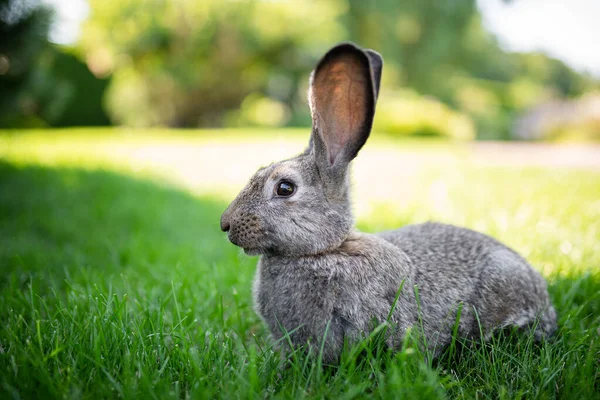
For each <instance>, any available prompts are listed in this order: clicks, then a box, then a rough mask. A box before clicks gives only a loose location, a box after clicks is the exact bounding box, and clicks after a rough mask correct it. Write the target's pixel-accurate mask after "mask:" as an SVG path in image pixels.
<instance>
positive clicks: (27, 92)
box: [0, 0, 52, 126]
mask: <svg viewBox="0 0 600 400" xmlns="http://www.w3.org/2000/svg"><path fill="white" fill-rule="evenodd" d="M51 15H52V14H51V11H50V10H49V9H48V8H45V7H42V6H40V2H39V1H38V0H0V124H1V126H10V125H15V124H30V123H31V124H39V123H41V121H39V118H38V117H37V114H38V112H39V108H40V105H39V103H38V102H37V96H36V91H37V89H38V88H37V87H36V84H37V83H39V80H38V79H36V78H38V76H36V73H37V71H36V68H35V65H36V63H37V62H38V61H39V59H40V57H41V55H42V54H43V52H44V50H45V49H46V48H47V47H48V42H47V36H48V29H49V26H50V18H51ZM36 81H37V82H36ZM24 120H25V121H24ZM36 121H39V122H36Z"/></svg>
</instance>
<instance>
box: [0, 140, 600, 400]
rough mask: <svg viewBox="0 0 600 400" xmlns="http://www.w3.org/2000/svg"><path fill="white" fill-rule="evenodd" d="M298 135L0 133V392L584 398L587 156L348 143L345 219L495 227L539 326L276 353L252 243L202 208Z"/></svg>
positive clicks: (294, 143)
mask: <svg viewBox="0 0 600 400" xmlns="http://www.w3.org/2000/svg"><path fill="white" fill-rule="evenodd" d="M305 134H306V132H302V131H280V132H276V133H268V134H266V133H259V132H252V131H235V132H228V131H207V132H197V131H183V132H178V131H167V130H165V131H150V132H141V131H137V132H128V131H121V130H91V131H86V130H75V131H56V132H46V131H33V132H27V133H25V132H20V133H14V132H0V268H1V269H2V275H1V276H0V316H1V321H2V327H1V328H0V372H1V378H0V398H99V397H102V398H106V397H113V398H157V399H158V398H160V399H165V398H182V397H186V398H187V397H192V398H264V397H268V398H270V397H273V398H299V397H300V398H302V397H308V398H336V399H337V398H361V397H370V396H372V397H381V398H399V397H406V398H426V399H431V398H446V397H448V398H465V399H473V398H510V399H514V398H573V399H583V398H600V171H597V170H596V171H593V170H584V169H568V168H555V167H553V168H539V167H530V166H526V165H521V166H519V165H510V166H509V165H506V166H498V165H496V164H495V165H488V164H486V163H485V162H480V161H473V158H472V157H470V155H471V153H470V152H471V150H469V149H468V146H466V145H462V144H456V143H447V142H441V141H414V140H392V139H386V138H381V137H380V138H378V137H374V138H373V139H372V140H371V142H369V143H368V144H367V146H366V148H365V150H364V151H363V153H364V155H363V154H361V155H359V159H358V160H357V165H356V166H355V176H356V178H355V185H354V190H355V197H356V200H357V206H356V211H357V216H358V224H359V227H360V228H361V229H363V230H365V231H376V230H381V229H389V228H394V227H398V226H401V225H404V224H408V223H416V222H423V221H426V220H431V219H434V220H442V221H444V222H450V223H456V224H460V225H464V226H468V227H471V228H474V229H478V230H481V231H483V232H485V233H488V234H490V235H492V236H494V237H496V238H498V239H500V240H502V241H504V242H505V243H507V244H508V245H510V246H511V247H513V248H515V249H516V250H517V251H519V252H520V253H521V254H523V255H524V256H526V257H527V258H528V259H529V260H530V262H531V263H532V265H534V267H535V268H537V269H538V270H540V271H541V272H542V273H543V274H544V276H545V277H546V278H547V279H548V282H549V290H550V294H551V297H552V299H553V302H554V304H555V306H556V308H557V311H558V313H559V331H558V333H557V335H556V337H555V338H553V339H552V340H550V341H547V342H545V343H542V344H541V345H537V344H534V343H532V341H531V339H530V338H529V337H527V336H526V335H521V336H519V337H517V338H515V337H512V336H498V337H495V338H494V339H493V340H492V342H491V343H489V344H486V345H479V346H474V347H467V346H465V347H463V348H461V350H460V351H459V352H455V353H453V352H447V353H446V354H444V355H443V356H442V357H441V359H439V360H434V361H430V360H425V359H424V358H423V356H422V355H421V354H419V352H418V351H415V349H413V348H411V347H407V348H405V349H403V350H402V351H400V352H397V353H390V352H386V351H383V350H382V349H380V348H377V347H376V346H374V345H371V344H370V343H366V344H364V347H365V348H366V351H362V352H361V353H360V354H358V353H359V352H358V351H357V349H348V351H347V352H346V353H345V355H344V357H343V361H342V363H341V364H340V365H339V366H324V365H322V364H321V363H319V362H312V361H311V360H310V359H307V358H303V357H302V356H301V355H300V354H297V355H296V356H295V357H293V358H292V359H291V360H289V361H287V362H286V363H285V365H282V364H281V361H280V359H279V355H278V354H276V353H275V352H273V351H272V350H271V343H270V342H269V338H268V334H267V332H266V330H265V327H264V326H263V325H262V324H261V322H260V320H259V319H258V317H257V316H256V314H255V313H254V312H253V310H252V296H251V282H252V277H253V273H254V269H255V264H256V261H257V258H256V257H248V256H245V255H243V254H242V253H240V251H239V250H238V249H237V248H236V247H234V246H233V245H231V244H230V243H229V242H228V241H227V240H226V238H225V236H224V235H223V233H222V232H220V230H219V217H220V214H221V212H222V211H223V210H224V209H225V207H226V206H227V204H228V201H229V200H231V199H232V197H233V196H234V195H235V193H236V191H237V190H239V188H240V186H241V185H243V183H244V181H245V180H246V179H247V178H248V177H249V175H250V174H251V173H252V170H253V168H256V167H257V166H258V165H261V164H266V163H268V162H270V161H273V160H276V159H277V158H280V157H283V156H286V155H288V156H289V155H293V154H294V152H296V151H299V150H300V149H301V148H302V146H303V144H304V140H305ZM375 136H376V135H375Z"/></svg>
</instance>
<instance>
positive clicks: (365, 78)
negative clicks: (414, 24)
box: [309, 43, 383, 167]
mask: <svg viewBox="0 0 600 400" xmlns="http://www.w3.org/2000/svg"><path fill="white" fill-rule="evenodd" d="M382 65H383V61H382V59H381V56H380V55H379V54H377V53H376V52H374V51H372V50H366V51H363V50H361V49H360V48H358V47H356V46H355V45H354V44H351V43H344V44H340V45H338V46H336V47H334V48H332V49H331V50H329V52H327V54H325V56H324V57H323V58H322V59H321V61H319V63H318V64H317V67H316V68H315V70H314V71H313V73H312V75H311V80H310V91H309V102H310V108H311V113H312V119H313V133H312V136H311V141H310V147H312V150H313V151H314V154H315V157H316V161H317V164H319V165H320V166H325V167H333V166H345V165H347V164H348V163H349V162H350V161H352V159H353V158H354V157H356V154H357V153H358V151H359V150H360V149H361V147H362V146H363V145H364V144H365V142H366V141H367V138H368V137H369V133H370V132H371V125H372V124H373V116H374V114H375V102H376V100H377V94H378V91H379V81H380V79H381V69H382Z"/></svg>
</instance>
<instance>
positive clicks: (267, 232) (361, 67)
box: [221, 43, 383, 256]
mask: <svg viewBox="0 0 600 400" xmlns="http://www.w3.org/2000/svg"><path fill="white" fill-rule="evenodd" d="M382 66H383V62H382V59H381V56H380V55H379V54H377V53H376V52H374V51H371V50H362V49H360V48H358V47H357V46H355V45H353V44H350V43H344V44H340V45H338V46H336V47H334V48H332V49H331V50H329V52H327V54H325V56H324V57H323V58H322V59H321V61H319V63H318V64H317V67H316V68H315V70H314V71H313V73H312V75H311V78H310V89H309V95H308V98H309V103H310V109H311V114H312V120H313V128H312V134H311V137H310V142H309V146H308V148H307V149H306V151H305V152H304V153H302V154H300V155H299V156H297V157H294V158H291V159H289V160H284V161H280V162H277V163H274V164H271V165H269V166H267V167H264V168H261V169H259V170H258V171H257V172H256V173H255V174H254V176H253V177H252V178H251V179H250V182H249V183H248V184H247V185H246V187H245V188H244V189H243V190H242V191H241V192H240V194H239V195H238V196H237V197H236V198H235V200H234V201H233V202H232V203H231V205H230V206H229V207H228V208H227V210H226V211H225V212H224V213H223V215H222V217H221V229H222V230H223V231H226V232H227V234H228V237H229V240H230V241H231V242H232V243H233V244H235V245H237V246H240V247H242V248H243V249H244V251H245V252H246V253H248V254H270V255H284V256H300V255H313V254H318V253H322V252H325V251H327V250H330V249H334V248H336V247H338V246H339V245H340V244H341V243H342V242H343V241H344V240H345V239H346V237H347V236H348V234H349V233H350V230H351V229H352V224H353V218H352V210H351V204H350V199H349V193H348V192H349V187H348V166H349V164H350V162H351V161H352V159H354V157H356V154H357V153H358V151H359V150H360V148H361V147H362V146H363V145H364V143H365V141H366V140H367V138H368V137H369V133H370V131H371V125H372V123H373V115H374V113H375V102H376V100H377V94H378V91H379V82H380V78H381V69H382Z"/></svg>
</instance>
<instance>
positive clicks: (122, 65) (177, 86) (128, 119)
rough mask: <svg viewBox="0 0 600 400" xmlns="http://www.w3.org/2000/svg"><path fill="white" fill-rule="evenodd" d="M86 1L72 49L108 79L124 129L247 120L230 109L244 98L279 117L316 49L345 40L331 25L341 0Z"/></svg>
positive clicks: (289, 104) (286, 112)
mask: <svg viewBox="0 0 600 400" xmlns="http://www.w3.org/2000/svg"><path fill="white" fill-rule="evenodd" d="M90 5H91V10H92V13H91V17H90V19H89V21H87V23H86V24H85V26H84V28H83V36H82V38H81V43H80V46H81V48H82V49H83V51H84V52H85V53H86V54H87V62H88V65H89V66H90V68H91V69H92V71H95V73H96V74H97V75H108V74H113V84H112V85H111V90H110V93H109V107H110V111H111V115H112V117H113V118H114V121H115V122H117V123H126V124H130V125H156V124H166V125H170V126H198V125H202V126H216V125H221V124H223V123H224V122H229V123H236V121H237V122H248V121H239V119H240V118H242V117H243V113H237V114H236V113H233V114H231V113H230V111H232V110H236V109H238V108H239V107H240V105H241V104H242V103H243V102H244V99H247V100H248V101H247V102H246V105H247V106H248V107H253V106H255V104H253V102H252V98H249V97H248V96H250V95H251V94H253V93H255V92H259V93H263V94H264V95H266V96H268V97H269V98H270V99H271V100H272V101H276V102H277V104H278V105H279V106H280V107H279V108H281V107H283V108H284V109H285V110H284V112H283V113H281V116H282V118H286V116H289V115H290V112H289V111H290V110H289V109H290V107H291V108H293V107H294V103H295V102H296V99H297V93H298V88H299V86H300V85H301V84H302V83H303V81H304V78H305V77H306V76H307V72H308V71H309V69H310V67H311V66H312V63H313V61H314V58H315V52H320V51H322V50H323V49H324V48H326V47H327V46H328V45H330V44H331V43H332V42H336V41H338V40H340V39H341V38H343V30H342V28H341V26H340V25H339V24H338V23H337V22H336V17H337V16H338V14H339V13H341V12H342V11H343V9H344V7H343V6H344V4H343V2H341V1H330V2H320V1H317V0H310V1H303V2H293V5H291V4H290V3H289V2H271V1H270V2H266V1H247V0H246V1H244V0H240V1H235V2H234V1H225V2H224V1H220V0H204V1H200V2H191V1H181V0H179V1H172V2H171V1H169V2H168V1H162V0H91V1H90ZM301 77H302V78H301ZM258 108H259V109H260V107H258ZM263 108H264V107H263ZM267 108H268V107H267ZM247 114H255V113H247ZM259 119H260V116H259ZM282 122H285V121H275V123H282Z"/></svg>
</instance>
